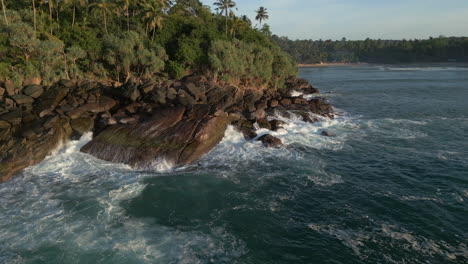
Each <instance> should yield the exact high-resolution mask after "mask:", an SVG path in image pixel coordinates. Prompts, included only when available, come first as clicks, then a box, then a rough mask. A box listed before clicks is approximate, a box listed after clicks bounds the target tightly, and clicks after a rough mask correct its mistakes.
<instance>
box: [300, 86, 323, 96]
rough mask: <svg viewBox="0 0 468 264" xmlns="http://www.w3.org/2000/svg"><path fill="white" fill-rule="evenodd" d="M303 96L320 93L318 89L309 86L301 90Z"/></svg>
mask: <svg viewBox="0 0 468 264" xmlns="http://www.w3.org/2000/svg"><path fill="white" fill-rule="evenodd" d="M302 91H303V92H304V93H305V94H318V93H320V91H319V89H317V88H314V87H312V86H309V87H307V88H305V89H304V90H302Z"/></svg>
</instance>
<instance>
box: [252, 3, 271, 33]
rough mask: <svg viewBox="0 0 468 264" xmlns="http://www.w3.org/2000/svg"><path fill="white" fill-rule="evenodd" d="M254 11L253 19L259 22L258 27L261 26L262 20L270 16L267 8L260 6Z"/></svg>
mask: <svg viewBox="0 0 468 264" xmlns="http://www.w3.org/2000/svg"><path fill="white" fill-rule="evenodd" d="M255 12H257V16H256V17H255V19H256V20H258V21H259V22H260V28H262V22H263V21H266V20H268V19H269V18H270V16H268V12H267V9H266V8H264V7H263V6H262V7H260V8H259V9H258V10H257V11H255Z"/></svg>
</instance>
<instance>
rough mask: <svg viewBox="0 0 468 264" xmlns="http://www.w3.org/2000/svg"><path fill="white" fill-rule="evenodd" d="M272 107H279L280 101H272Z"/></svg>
mask: <svg viewBox="0 0 468 264" xmlns="http://www.w3.org/2000/svg"><path fill="white" fill-rule="evenodd" d="M269 105H270V107H277V106H278V105H279V102H278V100H271V101H270V102H269Z"/></svg>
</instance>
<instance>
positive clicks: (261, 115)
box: [249, 109, 267, 120]
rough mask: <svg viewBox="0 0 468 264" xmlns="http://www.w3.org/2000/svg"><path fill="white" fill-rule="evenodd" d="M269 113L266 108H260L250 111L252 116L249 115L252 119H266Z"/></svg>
mask: <svg viewBox="0 0 468 264" xmlns="http://www.w3.org/2000/svg"><path fill="white" fill-rule="evenodd" d="M266 116H267V114H266V112H265V110H263V109H260V110H257V111H255V112H253V113H250V116H249V119H250V120H259V119H264V118H266Z"/></svg>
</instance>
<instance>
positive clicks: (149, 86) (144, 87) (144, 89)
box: [140, 82, 155, 94]
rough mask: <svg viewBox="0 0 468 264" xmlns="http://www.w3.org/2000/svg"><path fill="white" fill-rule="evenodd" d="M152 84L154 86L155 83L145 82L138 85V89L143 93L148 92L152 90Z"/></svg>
mask: <svg viewBox="0 0 468 264" xmlns="http://www.w3.org/2000/svg"><path fill="white" fill-rule="evenodd" d="M154 86H155V83H154V82H150V83H146V84H143V85H142V86H140V90H141V91H142V92H143V93H144V94H148V93H150V92H151V91H153V89H154Z"/></svg>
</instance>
